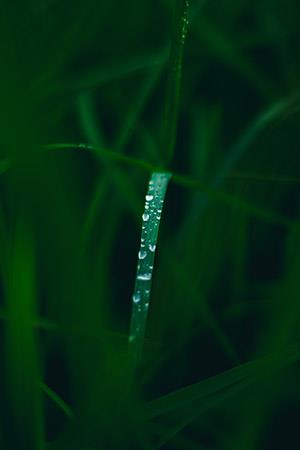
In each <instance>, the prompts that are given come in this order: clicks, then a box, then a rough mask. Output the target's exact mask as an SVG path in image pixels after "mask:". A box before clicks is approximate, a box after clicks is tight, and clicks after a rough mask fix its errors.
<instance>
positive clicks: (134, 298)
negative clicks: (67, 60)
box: [132, 292, 141, 303]
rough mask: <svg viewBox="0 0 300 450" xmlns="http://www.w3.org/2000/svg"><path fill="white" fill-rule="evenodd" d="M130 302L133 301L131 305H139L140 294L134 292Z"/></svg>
mask: <svg viewBox="0 0 300 450" xmlns="http://www.w3.org/2000/svg"><path fill="white" fill-rule="evenodd" d="M132 301H133V303H139V302H140V301H141V294H140V293H139V292H136V293H135V294H134V295H133V296H132Z"/></svg>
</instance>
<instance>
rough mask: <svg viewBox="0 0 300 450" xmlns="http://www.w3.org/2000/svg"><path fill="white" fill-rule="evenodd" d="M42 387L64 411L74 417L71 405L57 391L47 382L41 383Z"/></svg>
mask: <svg viewBox="0 0 300 450" xmlns="http://www.w3.org/2000/svg"><path fill="white" fill-rule="evenodd" d="M41 388H42V390H43V391H44V393H45V394H46V395H47V396H48V397H49V398H50V399H51V400H52V401H53V403H55V404H56V405H57V407H58V408H59V409H60V410H61V411H63V413H64V414H65V415H66V416H67V417H69V418H72V417H73V411H72V409H71V408H70V406H69V405H67V403H66V402H65V401H64V400H63V399H62V398H61V397H60V396H59V395H58V394H57V393H56V392H54V391H53V390H52V389H51V388H50V387H49V386H47V385H46V384H45V383H42V384H41Z"/></svg>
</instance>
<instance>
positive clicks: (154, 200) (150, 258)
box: [129, 172, 171, 370]
mask: <svg viewBox="0 0 300 450" xmlns="http://www.w3.org/2000/svg"><path fill="white" fill-rule="evenodd" d="M170 176H171V175H170V174H169V173H167V172H154V173H153V174H152V176H151V178H150V181H149V186H148V192H147V195H146V199H145V210H144V213H143V223H142V236H141V244H140V249H139V253H138V265H137V274H136V281H135V288H134V293H133V296H132V314H131V325H130V336H129V344H130V353H131V356H132V367H133V370H134V369H135V368H136V366H137V364H138V362H139V359H140V356H141V351H142V347H143V341H144V335H145V329H146V322H147V316H148V308H149V301H150V291H151V279H152V273H153V265H154V256H155V249H156V243H157V237H158V229H159V224H160V218H161V213H162V208H163V203H164V198H165V194H166V190H167V185H168V182H169V179H170Z"/></svg>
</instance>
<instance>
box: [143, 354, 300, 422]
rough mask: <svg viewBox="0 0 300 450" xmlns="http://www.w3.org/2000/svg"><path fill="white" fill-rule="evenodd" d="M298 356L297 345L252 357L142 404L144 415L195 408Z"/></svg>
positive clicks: (292, 360) (294, 359) (290, 361)
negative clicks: (143, 405)
mask: <svg viewBox="0 0 300 450" xmlns="http://www.w3.org/2000/svg"><path fill="white" fill-rule="evenodd" d="M299 358H300V351H299V347H298V348H289V349H288V350H287V351H286V353H281V354H277V353H274V354H271V355H268V356H266V357H264V358H261V359H257V360H253V361H250V362H247V363H244V364H241V365H240V366H237V367H234V368H233V369H230V370H227V371H225V372H223V373H221V374H219V375H216V376H214V377H211V378H208V379H205V380H203V381H200V382H199V383H195V384H193V385H191V386H188V387H186V388H182V389H180V390H178V391H176V392H172V393H170V394H167V395H165V396H163V397H160V398H159V399H157V400H153V401H152V402H150V403H148V405H147V406H146V408H145V409H146V417H147V418H149V419H153V418H155V417H158V416H161V415H163V414H168V413H170V412H172V411H176V410H177V411H179V410H181V409H184V408H189V407H195V406H196V405H197V404H198V406H199V405H201V404H202V402H203V401H204V399H207V398H208V397H212V396H214V395H216V394H218V393H220V394H221V393H222V392H224V391H225V390H226V389H228V388H231V387H234V386H237V384H238V383H243V384H245V385H248V382H251V383H252V382H255V381H257V380H258V379H260V378H263V377H264V376H268V375H269V374H270V373H272V371H274V370H278V369H280V368H282V367H285V366H286V365H288V364H291V363H294V362H295V361H297V360H298V359H299Z"/></svg>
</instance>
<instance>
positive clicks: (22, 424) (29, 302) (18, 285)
mask: <svg viewBox="0 0 300 450" xmlns="http://www.w3.org/2000/svg"><path fill="white" fill-rule="evenodd" d="M26 228H27V227H26V226H23V224H22V225H19V226H18V227H17V229H16V232H15V237H14V240H13V243H12V249H11V257H10V264H9V268H8V276H7V285H6V299H7V322H6V363H7V393H8V396H9V398H10V402H11V408H12V409H11V414H12V420H11V431H12V433H10V434H11V435H12V436H14V437H13V438H11V437H10V439H12V442H14V445H15V448H19V449H24V450H27V449H32V450H42V449H43V448H44V430H43V428H44V426H43V410H42V409H43V407H42V391H41V388H40V370H39V362H38V351H37V343H36V336H35V330H34V327H33V322H34V319H35V317H36V311H35V309H36V304H35V303H36V292H35V291H36V286H35V262H34V254H33V250H32V239H31V236H30V234H29V233H28V232H27V229H26Z"/></svg>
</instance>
